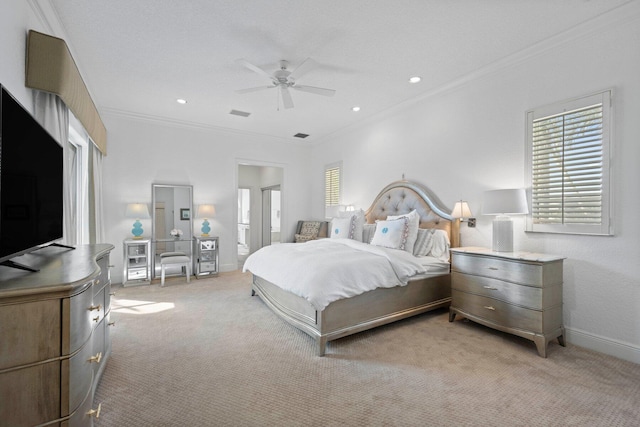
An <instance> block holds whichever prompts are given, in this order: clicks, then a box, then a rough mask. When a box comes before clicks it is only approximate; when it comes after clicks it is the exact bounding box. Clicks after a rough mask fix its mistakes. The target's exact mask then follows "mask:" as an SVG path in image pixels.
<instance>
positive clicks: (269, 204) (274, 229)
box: [262, 185, 281, 246]
mask: <svg viewBox="0 0 640 427" xmlns="http://www.w3.org/2000/svg"><path fill="white" fill-rule="evenodd" d="M280 209H281V203H280V186H279V185H276V186H273V187H267V188H263V189H262V246H269V245H273V244H276V243H280Z"/></svg>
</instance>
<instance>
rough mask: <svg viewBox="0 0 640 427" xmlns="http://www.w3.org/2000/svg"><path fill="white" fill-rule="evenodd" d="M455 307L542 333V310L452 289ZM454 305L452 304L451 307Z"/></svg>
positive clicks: (500, 323) (508, 324)
mask: <svg viewBox="0 0 640 427" xmlns="http://www.w3.org/2000/svg"><path fill="white" fill-rule="evenodd" d="M451 293H452V297H453V301H455V308H458V309H460V310H462V311H465V312H467V313H469V314H470V315H472V316H478V317H482V318H484V319H487V320H489V321H491V322H493V323H496V324H499V325H501V326H506V327H508V328H517V329H524V330H528V331H531V332H535V333H538V334H540V333H542V332H543V331H542V312H540V311H537V310H531V309H528V308H524V307H518V306H515V305H512V304H508V303H506V302H503V301H498V300H495V299H492V298H488V297H484V296H480V295H473V294H467V293H464V292H460V291H458V290H455V289H454V290H452V292H451ZM453 306H454V305H453V304H452V307H453Z"/></svg>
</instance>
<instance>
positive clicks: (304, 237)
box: [295, 234, 317, 243]
mask: <svg viewBox="0 0 640 427" xmlns="http://www.w3.org/2000/svg"><path fill="white" fill-rule="evenodd" d="M316 239H317V237H315V236H312V235H309V234H296V235H295V242H296V243H304V242H308V241H309V240H316Z"/></svg>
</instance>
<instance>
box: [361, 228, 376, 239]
mask: <svg viewBox="0 0 640 427" xmlns="http://www.w3.org/2000/svg"><path fill="white" fill-rule="evenodd" d="M375 232H376V225H375V224H365V225H364V227H363V230H362V241H363V242H364V243H371V239H373V235H374V234H375Z"/></svg>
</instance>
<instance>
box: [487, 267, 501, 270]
mask: <svg viewBox="0 0 640 427" xmlns="http://www.w3.org/2000/svg"><path fill="white" fill-rule="evenodd" d="M489 270H499V268H498V267H489Z"/></svg>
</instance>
